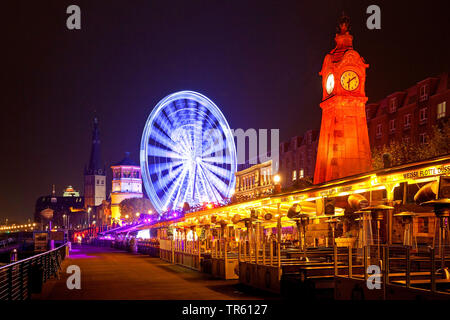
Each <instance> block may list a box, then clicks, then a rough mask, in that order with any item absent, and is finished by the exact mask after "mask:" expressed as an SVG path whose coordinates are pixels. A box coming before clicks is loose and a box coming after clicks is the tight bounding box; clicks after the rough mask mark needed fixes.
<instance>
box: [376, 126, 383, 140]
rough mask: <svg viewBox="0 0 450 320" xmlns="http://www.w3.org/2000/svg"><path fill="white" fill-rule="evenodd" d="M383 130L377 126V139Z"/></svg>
mask: <svg viewBox="0 0 450 320" xmlns="http://www.w3.org/2000/svg"><path fill="white" fill-rule="evenodd" d="M382 129H383V125H382V124H381V123H380V124H378V125H377V137H381V130H382Z"/></svg>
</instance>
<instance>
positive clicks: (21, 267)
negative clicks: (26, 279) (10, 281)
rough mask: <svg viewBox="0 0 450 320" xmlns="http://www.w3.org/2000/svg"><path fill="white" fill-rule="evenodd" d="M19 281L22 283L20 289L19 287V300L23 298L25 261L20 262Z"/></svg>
mask: <svg viewBox="0 0 450 320" xmlns="http://www.w3.org/2000/svg"><path fill="white" fill-rule="evenodd" d="M19 277H20V279H19V283H20V289H19V293H20V299H19V300H23V263H19Z"/></svg>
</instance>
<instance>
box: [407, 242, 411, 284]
mask: <svg viewBox="0 0 450 320" xmlns="http://www.w3.org/2000/svg"><path fill="white" fill-rule="evenodd" d="M410 286H411V247H410V246H407V247H406V287H407V288H409V287H410Z"/></svg>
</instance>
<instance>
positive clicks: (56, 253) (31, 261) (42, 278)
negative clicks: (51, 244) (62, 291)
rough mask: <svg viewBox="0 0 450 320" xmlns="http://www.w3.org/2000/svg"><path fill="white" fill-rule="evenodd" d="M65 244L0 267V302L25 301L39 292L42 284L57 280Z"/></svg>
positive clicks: (64, 253) (63, 256)
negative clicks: (55, 278)
mask: <svg viewBox="0 0 450 320" xmlns="http://www.w3.org/2000/svg"><path fill="white" fill-rule="evenodd" d="M66 246H67V243H65V244H63V245H62V246H60V247H58V248H56V249H53V250H50V251H47V252H44V253H41V254H38V255H35V256H32V257H30V258H27V259H24V260H20V261H17V262H14V263H11V264H8V265H6V266H3V267H0V300H27V299H30V298H31V294H32V293H38V292H40V290H41V288H42V284H43V283H44V282H46V281H47V280H48V279H50V278H52V277H53V276H56V277H58V278H59V270H60V268H61V262H62V261H63V260H64V258H65V257H66Z"/></svg>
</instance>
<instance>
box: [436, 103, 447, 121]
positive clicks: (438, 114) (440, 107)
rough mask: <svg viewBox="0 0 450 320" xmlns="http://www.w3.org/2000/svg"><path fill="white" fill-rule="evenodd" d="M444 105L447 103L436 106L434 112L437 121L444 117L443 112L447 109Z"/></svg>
mask: <svg viewBox="0 0 450 320" xmlns="http://www.w3.org/2000/svg"><path fill="white" fill-rule="evenodd" d="M446 104H447V101H444V102H442V103H439V104H438V105H437V112H436V117H437V119H441V118H444V117H445V112H446V108H447V105H446Z"/></svg>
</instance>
